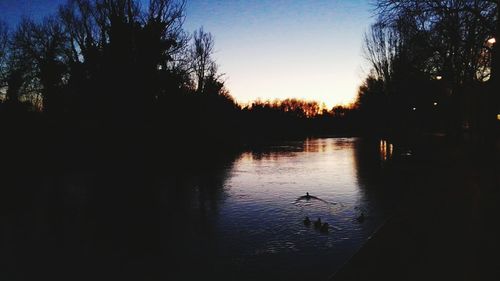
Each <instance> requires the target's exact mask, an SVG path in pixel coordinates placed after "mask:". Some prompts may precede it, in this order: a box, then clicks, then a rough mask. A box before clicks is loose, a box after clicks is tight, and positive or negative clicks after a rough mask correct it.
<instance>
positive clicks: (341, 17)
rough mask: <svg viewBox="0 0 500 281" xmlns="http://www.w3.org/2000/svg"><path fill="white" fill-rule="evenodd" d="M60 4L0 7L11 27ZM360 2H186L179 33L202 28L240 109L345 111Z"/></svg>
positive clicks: (362, 12) (354, 88)
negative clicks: (296, 105)
mask: <svg viewBox="0 0 500 281" xmlns="http://www.w3.org/2000/svg"><path fill="white" fill-rule="evenodd" d="M64 2H65V0H49V1H40V0H23V1H12V0H7V1H5V2H3V3H0V9H1V10H3V11H5V12H4V14H5V18H6V21H7V22H8V24H9V25H10V26H11V28H14V27H15V25H16V24H17V22H18V21H19V19H20V18H22V16H23V15H24V16H28V17H32V18H34V19H40V18H42V17H44V16H46V15H48V14H50V13H52V12H54V11H55V10H56V9H57V6H58V5H60V4H61V3H64ZM143 2H144V1H143ZM368 2H369V1H368V0H364V1H361V0H360V1H321V0H320V1H314V5H311V3H309V2H308V3H299V2H295V1H293V2H291V3H290V2H287V1H268V0H265V1H256V2H246V1H232V2H229V3H227V2H224V1H219V0H211V1H207V0H205V1H202V0H192V1H187V2H186V10H185V14H186V19H185V22H184V28H185V30H186V32H188V33H190V34H192V32H193V31H194V30H196V29H197V28H199V27H203V28H204V29H205V30H206V31H207V32H210V33H211V34H212V35H213V36H214V38H215V54H214V57H215V59H216V62H217V64H218V66H219V70H220V72H221V73H223V74H224V81H225V86H226V89H227V90H228V91H229V93H230V95H231V96H232V97H233V98H234V99H235V101H236V102H237V103H238V104H240V105H247V104H249V103H251V102H253V101H256V100H264V101H265V100H270V101H272V100H276V99H279V100H284V99H287V98H295V99H301V100H306V101H317V102H318V103H320V104H322V103H324V104H326V106H327V108H332V107H334V106H337V105H342V106H348V105H351V104H353V103H354V102H355V100H356V97H357V92H358V88H359V86H360V85H361V83H362V79H363V78H362V77H364V76H365V74H366V73H365V72H364V70H363V66H364V59H363V56H362V51H361V50H362V43H363V39H362V38H363V34H364V31H365V30H367V29H368V27H369V26H370V24H371V20H372V17H371V15H370V13H369V3H368ZM297 54H298V55H297Z"/></svg>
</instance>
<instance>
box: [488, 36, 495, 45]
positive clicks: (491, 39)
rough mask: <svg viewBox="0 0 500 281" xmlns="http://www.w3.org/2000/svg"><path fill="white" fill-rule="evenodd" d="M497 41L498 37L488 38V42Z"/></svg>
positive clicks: (493, 42)
mask: <svg viewBox="0 0 500 281" xmlns="http://www.w3.org/2000/svg"><path fill="white" fill-rule="evenodd" d="M496 42H497V39H495V37H491V38H490V39H488V43H490V44H492V45H493V44H495V43H496Z"/></svg>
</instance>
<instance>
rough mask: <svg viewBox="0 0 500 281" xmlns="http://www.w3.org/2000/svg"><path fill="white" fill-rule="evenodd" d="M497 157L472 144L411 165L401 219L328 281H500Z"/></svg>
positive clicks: (438, 149)
mask: <svg viewBox="0 0 500 281" xmlns="http://www.w3.org/2000/svg"><path fill="white" fill-rule="evenodd" d="M498 158H499V157H498V149H497V150H496V152H495V151H486V150H485V149H484V147H481V146H475V145H472V144H470V143H469V144H466V143H461V144H455V145H451V146H450V145H446V146H445V145H442V146H440V147H436V149H434V150H433V152H432V153H430V154H429V155H427V156H426V157H424V158H423V159H420V160H419V161H418V162H416V163H415V165H413V167H411V169H414V171H413V172H412V174H414V175H415V177H413V178H411V180H409V181H408V182H411V184H410V185H409V186H405V187H402V188H407V189H408V192H407V193H406V195H405V198H404V199H403V200H402V202H401V205H400V207H399V210H398V211H397V212H396V214H395V215H394V216H393V217H392V218H390V219H389V220H388V221H387V222H386V223H385V224H384V225H383V226H382V227H381V228H380V229H379V230H378V231H377V232H376V233H375V234H374V235H373V236H372V237H371V239H369V240H368V241H367V242H366V244H365V245H364V246H363V247H362V248H361V249H360V250H359V251H358V252H357V253H356V254H355V255H354V256H353V257H352V258H351V259H350V260H349V262H348V263H347V264H346V265H345V266H344V267H343V268H342V269H341V270H339V271H338V272H336V273H335V274H334V275H333V276H332V278H331V280H334V281H343V280H494V279H495V277H496V278H498V276H500V268H498V266H497V265H498V264H499V261H500V256H499V255H498V253H499V252H500V244H499V241H498V237H500V227H499V226H498V224H497V221H498V215H500V206H498V204H497V203H498V202H499V200H500V188H499V186H500V185H499V182H500V181H499V176H500V169H499V165H498V164H497V163H498ZM403 166H404V165H403ZM403 166H401V167H398V168H401V169H404V168H405V167H403ZM417 175H418V176H417ZM422 175H424V176H422ZM410 177H411V175H410Z"/></svg>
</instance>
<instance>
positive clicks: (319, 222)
mask: <svg viewBox="0 0 500 281" xmlns="http://www.w3.org/2000/svg"><path fill="white" fill-rule="evenodd" d="M314 228H321V218H318V220H316V221H315V222H314Z"/></svg>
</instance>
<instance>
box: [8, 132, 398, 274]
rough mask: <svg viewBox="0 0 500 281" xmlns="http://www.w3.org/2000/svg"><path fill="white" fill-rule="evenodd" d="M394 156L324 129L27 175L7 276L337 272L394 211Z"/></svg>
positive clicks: (12, 210)
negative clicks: (160, 158) (199, 152)
mask: <svg viewBox="0 0 500 281" xmlns="http://www.w3.org/2000/svg"><path fill="white" fill-rule="evenodd" d="M394 153H395V151H394V148H393V145H392V144H390V143H388V142H386V141H380V140H371V141H368V140H363V139H359V138H317V139H306V140H302V141H288V142H279V143H276V144H273V145H267V146H261V147H259V148H252V149H250V148H249V149H246V150H244V151H241V152H239V153H235V154H231V155H230V156H225V157H219V158H221V159H223V160H217V161H212V160H210V159H209V160H207V159H205V160H199V161H198V160H196V161H194V160H192V158H190V159H189V160H186V161H184V162H183V163H182V164H179V165H178V166H177V167H176V168H173V169H165V170H155V171H154V172H148V173H146V174H144V173H143V172H140V171H137V172H136V171H135V170H134V169H133V168H130V169H127V170H122V169H118V168H115V169H112V167H110V168H109V169H104V170H101V171H99V172H96V171H94V169H93V168H92V167H89V168H88V169H86V170H85V169H84V170H82V171H77V172H75V171H73V172H71V173H67V174H56V175H55V176H53V177H47V176H46V175H45V177H43V180H42V178H41V179H36V180H35V182H36V184H34V183H33V179H32V180H30V181H28V180H22V179H17V178H16V181H15V182H16V184H15V185H13V186H12V188H11V189H4V191H3V192H4V193H7V194H4V195H8V196H4V199H5V198H9V200H6V199H5V202H3V203H4V204H3V208H4V211H3V214H4V215H3V216H2V222H1V223H2V228H3V236H2V240H1V245H2V251H1V254H0V259H1V262H2V264H3V265H4V266H3V268H2V273H1V276H2V277H4V278H2V279H6V280H7V279H9V280H26V279H30V278H39V277H41V276H49V277H51V278H52V279H53V280H56V279H61V280H90V279H92V280H101V279H102V280H112V279H121V280H124V279H127V280H128V279H130V280H200V279H208V280H269V279H270V280H326V279H328V277H329V276H331V275H332V274H333V273H334V272H335V271H337V270H338V269H339V268H340V267H341V266H342V265H343V264H345V263H346V261H347V260H348V259H349V258H350V257H351V256H352V255H353V254H354V253H355V252H356V251H357V250H358V249H359V248H360V247H361V245H362V244H363V243H364V242H365V241H366V240H367V239H368V237H369V236H370V235H371V234H373V232H374V231H375V230H376V229H377V227H379V226H380V225H381V224H382V223H383V222H384V220H385V219H387V218H388V217H389V216H390V214H391V212H392V211H393V209H394V206H395V205H396V202H397V194H398V192H397V190H398V184H397V180H394V178H393V177H391V176H390V175H391V173H390V168H389V167H388V166H389V163H390V159H391V157H392V155H393V154H394ZM27 186H29V187H27ZM5 190H10V191H5ZM306 192H308V193H309V194H310V195H312V196H314V197H316V198H313V199H309V200H306V199H300V197H301V196H303V195H305V194H306ZM12 202H14V203H12ZM361 213H363V215H364V220H362V221H359V220H357V219H356V218H357V217H359V216H360V214H361ZM306 216H308V217H309V218H311V220H316V219H317V218H321V220H322V222H327V223H328V224H329V226H330V227H329V231H328V232H327V233H324V232H321V231H319V230H317V229H315V228H314V227H313V226H306V225H304V223H303V220H304V218H305V217H306Z"/></svg>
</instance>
